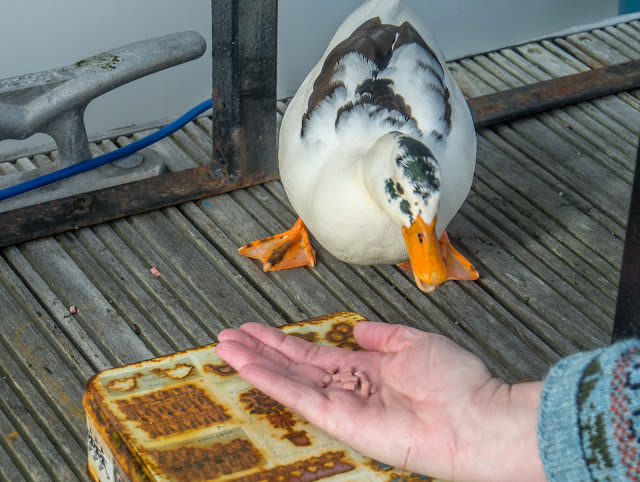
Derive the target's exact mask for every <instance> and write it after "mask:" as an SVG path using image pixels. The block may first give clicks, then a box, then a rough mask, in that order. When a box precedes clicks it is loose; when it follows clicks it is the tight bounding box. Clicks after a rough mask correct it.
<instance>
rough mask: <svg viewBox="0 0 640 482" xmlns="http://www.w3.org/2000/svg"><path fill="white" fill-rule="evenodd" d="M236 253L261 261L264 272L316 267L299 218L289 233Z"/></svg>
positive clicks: (304, 229) (313, 252) (314, 255)
mask: <svg viewBox="0 0 640 482" xmlns="http://www.w3.org/2000/svg"><path fill="white" fill-rule="evenodd" d="M238 253H240V254H241V255H243V256H246V257H248V258H255V259H259V260H260V261H262V262H263V263H264V266H263V267H262V269H263V270H264V271H277V270H279V269H289V268H297V267H300V266H311V267H313V266H315V265H316V252H315V250H314V249H313V248H312V247H311V244H310V243H309V231H308V230H307V227H306V226H305V225H304V223H303V222H302V219H300V218H298V220H297V221H296V223H295V224H294V225H293V228H291V229H290V230H289V231H286V232H284V233H282V234H276V235H275V236H270V237H268V238H264V239H260V240H258V241H254V242H252V243H249V244H247V245H246V246H243V247H242V248H240V249H239V250H238Z"/></svg>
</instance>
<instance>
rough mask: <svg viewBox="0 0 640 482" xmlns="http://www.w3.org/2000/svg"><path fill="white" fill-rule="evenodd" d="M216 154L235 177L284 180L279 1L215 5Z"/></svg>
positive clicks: (217, 1)
mask: <svg viewBox="0 0 640 482" xmlns="http://www.w3.org/2000/svg"><path fill="white" fill-rule="evenodd" d="M211 8H212V15H213V37H212V38H213V44H212V45H213V49H212V50H213V65H214V68H213V91H212V99H213V125H214V129H215V130H216V132H215V133H214V136H213V147H214V153H215V155H217V156H218V157H219V158H221V159H225V160H226V163H227V165H228V169H229V173H230V174H231V175H232V176H238V177H243V178H246V179H256V181H257V182H264V180H265V179H269V180H273V179H276V178H277V176H278V163H277V154H276V149H277V139H276V132H277V129H276V102H277V98H276V95H277V94H276V81H277V61H278V48H277V38H278V1H277V0H213V1H212V2H211Z"/></svg>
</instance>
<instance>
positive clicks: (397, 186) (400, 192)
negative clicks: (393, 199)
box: [396, 182, 404, 195]
mask: <svg viewBox="0 0 640 482" xmlns="http://www.w3.org/2000/svg"><path fill="white" fill-rule="evenodd" d="M396 191H398V194H400V195H402V194H404V188H403V187H402V184H400V183H399V182H397V183H396Z"/></svg>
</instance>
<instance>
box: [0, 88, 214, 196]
mask: <svg viewBox="0 0 640 482" xmlns="http://www.w3.org/2000/svg"><path fill="white" fill-rule="evenodd" d="M211 106H212V102H211V99H208V100H206V101H204V102H203V103H201V104H200V105H197V106H196V107H194V108H193V109H191V110H190V111H189V112H187V113H186V114H184V115H183V116H182V117H180V118H179V119H177V120H175V121H173V122H172V123H171V124H168V125H166V126H164V127H163V128H162V129H160V130H158V131H156V132H154V133H153V134H150V135H148V136H147V137H145V138H143V139H140V140H138V141H135V142H132V143H131V144H129V145H126V146H124V147H121V148H120V149H118V150H116V151H113V152H108V153H107V154H102V155H101V156H98V157H96V158H94V159H88V160H86V161H82V162H78V163H77V164H74V165H73V166H69V167H65V168H63V169H60V170H58V171H55V172H52V173H50V174H45V175H44V176H40V177H37V178H35V179H31V180H29V181H25V182H23V183H20V184H17V185H15V186H11V187H8V188H6V189H2V190H0V201H3V200H4V199H9V198H11V197H14V196H17V195H19V194H23V193H25V192H27V191H31V190H33V189H37V188H39V187H42V186H46V185H48V184H51V183H53V182H56V181H61V180H62V179H66V178H68V177H71V176H75V175H76V174H80V173H83V172H87V171H90V170H91V169H95V168H96V167H100V166H104V165H105V164H109V163H110V162H113V161H117V160H118V159H122V158H123V157H127V156H130V155H131V154H133V153H135V152H138V151H139V150H140V149H144V148H145V147H148V146H150V145H151V144H153V143H155V142H158V141H159V140H161V139H164V138H165V137H167V136H169V135H171V134H173V133H174V132H175V131H177V130H179V129H181V128H182V127H184V126H185V125H186V124H188V123H189V122H191V121H192V120H193V119H195V118H196V117H197V116H199V115H200V114H202V113H203V112H206V111H207V110H209V109H211Z"/></svg>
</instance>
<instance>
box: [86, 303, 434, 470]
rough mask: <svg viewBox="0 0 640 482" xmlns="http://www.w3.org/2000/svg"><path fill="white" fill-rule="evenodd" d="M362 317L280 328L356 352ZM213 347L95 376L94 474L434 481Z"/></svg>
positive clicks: (91, 420)
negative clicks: (365, 447) (362, 444)
mask: <svg viewBox="0 0 640 482" xmlns="http://www.w3.org/2000/svg"><path fill="white" fill-rule="evenodd" d="M362 319H363V318H362V317H360V316H359V315H356V314H353V313H337V314H333V315H327V316H325V317H321V318H314V319H312V320H308V321H305V322H300V323H294V324H291V325H287V326H285V327H283V328H282V329H283V330H284V331H285V332H287V333H289V334H292V335H296V336H300V337H302V338H304V339H306V340H308V341H312V342H315V343H320V344H330V345H337V346H342V347H345V348H349V349H358V346H357V344H356V342H355V339H354V338H353V327H354V325H355V324H356V323H357V322H358V321H361V320H362ZM214 347H215V345H207V346H204V347H201V348H197V349H194V350H189V351H186V352H182V353H175V354H173V355H169V356H165V357H162V358H156V359H153V360H148V361H144V362H140V363H136V364H133V365H128V366H124V367H120V368H115V369H112V370H107V371H104V372H101V373H98V374H97V375H95V376H93V377H92V378H91V379H89V381H88V382H87V385H86V392H85V396H84V406H85V409H86V411H87V422H88V427H89V473H90V475H91V476H92V477H93V479H94V480H115V481H118V480H120V481H129V480H130V481H143V480H145V481H146V480H148V481H183V480H188V481H196V480H220V481H246V482H253V481H255V482H258V481H261V482H262V481H265V482H266V481H305V482H310V481H315V480H328V481H329V480H330V481H355V480H370V481H378V480H384V481H389V482H391V481H397V482H400V481H402V480H405V481H415V480H432V479H429V478H427V477H424V476H419V475H416V474H404V473H403V472H402V471H401V470H399V469H396V468H393V467H390V466H388V465H384V464H382V463H379V462H376V461H374V460H372V459H369V458H366V457H363V456H362V455H360V454H358V453H357V452H355V451H354V450H352V449H350V448H348V447H346V446H345V445H343V444H342V443H340V442H338V441H337V440H336V439H334V438H333V437H331V436H329V435H328V434H326V433H324V432H322V431H321V430H319V429H317V428H315V427H314V426H312V425H311V424H309V423H308V422H306V421H305V420H304V419H302V418H301V417H299V416H298V415H296V414H294V413H293V412H291V411H289V410H288V409H287V408H286V407H284V406H283V405H281V404H280V403H278V402H276V401H275V400H273V399H271V398H270V397H268V396H266V395H265V394H263V393H262V392H260V391H258V390H256V389H255V388H253V387H252V386H251V385H249V384H248V383H247V382H245V381H244V380H243V379H242V378H240V377H239V376H238V375H237V373H236V372H235V370H234V369H233V368H231V367H230V366H229V365H227V364H225V363H224V362H223V361H222V360H221V359H220V358H219V357H218V356H217V355H216V353H215V350H214Z"/></svg>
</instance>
